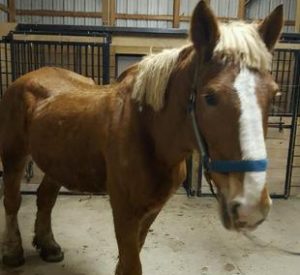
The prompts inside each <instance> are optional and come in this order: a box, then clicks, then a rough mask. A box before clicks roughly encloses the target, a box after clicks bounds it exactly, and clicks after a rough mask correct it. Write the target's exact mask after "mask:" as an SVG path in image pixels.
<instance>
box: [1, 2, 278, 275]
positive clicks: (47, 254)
mask: <svg viewBox="0 0 300 275" xmlns="http://www.w3.org/2000/svg"><path fill="white" fill-rule="evenodd" d="M282 21H283V18H282V6H279V7H277V8H276V9H275V10H274V11H273V12H272V13H271V14H270V15H269V16H268V17H267V18H266V19H265V20H264V21H263V22H261V23H257V24H254V23H253V24H246V23H243V22H233V23H229V24H220V23H218V22H217V19H216V17H215V16H214V14H213V13H212V11H211V10H210V8H209V7H208V6H207V5H206V4H205V2H204V1H200V2H199V3H198V4H197V6H196V8H195V10H194V12H193V16H192V20H191V31H190V37H191V44H189V45H187V46H185V47H183V48H180V49H172V50H165V51H163V52H161V53H158V54H155V55H150V56H148V57H145V58H144V59H143V60H142V61H141V62H140V63H139V64H137V65H134V66H132V67H130V68H129V69H128V70H127V71H125V72H124V73H123V74H122V75H121V76H120V77H119V79H118V81H117V82H116V83H115V84H113V85H109V86H97V85H95V84H94V83H93V82H92V81H91V80H89V79H87V78H84V77H82V76H79V75H77V74H75V73H72V72H69V71H66V70H62V69H58V68H43V69H40V70H37V71H34V72H31V73H28V74H26V75H24V76H22V77H21V78H19V79H18V80H16V81H15V82H14V83H13V84H12V85H11V86H10V87H9V89H8V90H7V92H6V93H5V95H4V97H3V100H2V102H1V109H0V116H1V117H0V122H1V128H0V135H1V143H0V148H1V158H2V162H3V167H4V206H5V213H6V231H5V237H4V242H3V263H4V264H6V265H9V266H18V265H21V264H22V263H23V262H24V257H23V248H22V244H21V235H20V232H19V228H18V222H17V213H18V210H19V207H20V203H21V196H20V192H19V188H20V180H21V178H22V176H23V169H24V165H25V162H26V157H27V156H28V155H29V154H31V155H32V158H33V159H34V161H35V162H36V163H37V165H38V166H39V167H40V168H41V169H42V171H44V172H45V177H44V179H43V181H42V183H41V185H40V186H39V189H38V194H37V207H38V212H37V218H36V222H35V237H34V245H35V246H36V247H37V248H38V249H39V250H40V255H41V257H42V258H43V259H44V260H46V261H50V262H55V261H60V260H62V259H63V253H62V250H61V248H60V246H59V245H58V244H57V243H56V241H55V239H54V236H53V233H52V229H51V210H52V207H53V206H54V204H55V201H56V197H57V194H58V191H59V189H60V187H61V186H65V187H66V188H69V189H71V190H79V191H85V192H97V191H107V193H108V194H109V196H110V203H111V206H112V211H113V218H114V225H115V233H116V239H117V243H118V249H119V262H118V265H117V268H116V274H118V275H141V274H142V267H141V262H140V258H139V254H140V251H141V248H142V246H143V244H144V241H145V238H146V235H147V232H148V229H149V227H150V226H151V224H152V223H153V221H154V219H155V218H156V216H157V214H158V213H159V212H160V210H161V209H162V207H163V205H164V204H165V203H166V201H167V200H168V199H169V198H170V196H171V195H172V194H173V193H174V192H175V191H176V189H177V188H178V186H180V184H181V183H182V182H183V180H184V178H185V175H186V174H185V173H186V171H185V161H184V160H185V159H186V157H187V156H189V155H190V154H191V152H192V151H193V150H194V149H198V150H199V151H201V150H202V152H201V153H202V156H203V162H204V164H205V169H206V170H207V173H208V175H209V176H208V178H209V180H210V181H212V182H213V183H214V184H215V186H216V188H217V190H218V197H219V202H220V209H221V211H220V212H221V217H222V220H223V224H224V226H225V227H226V228H227V229H234V230H247V229H253V228H255V227H256V226H257V225H258V224H260V223H261V222H262V221H263V220H264V219H265V218H266V216H267V214H268V212H269V208H270V205H271V200H270V197H269V194H268V190H267V186H266V164H267V161H266V146H265V140H264V138H265V134H266V128H267V114H268V106H269V103H270V101H271V99H272V96H273V95H274V93H276V91H277V90H278V86H277V85H276V84H275V82H274V81H273V80H272V77H271V75H270V73H269V70H270V66H271V58H272V56H271V53H270V51H271V50H272V49H273V47H274V44H275V43H276V41H277V39H278V36H279V34H280V30H281V28H282ZM199 148H201V150H200V149H199Z"/></svg>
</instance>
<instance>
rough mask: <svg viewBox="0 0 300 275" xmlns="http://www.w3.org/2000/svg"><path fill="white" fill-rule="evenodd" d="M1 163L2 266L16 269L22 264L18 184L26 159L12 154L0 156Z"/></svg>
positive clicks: (3, 153)
mask: <svg viewBox="0 0 300 275" xmlns="http://www.w3.org/2000/svg"><path fill="white" fill-rule="evenodd" d="M1 158H2V163H3V182H4V208H5V218H6V229H5V234H4V240H3V247H2V250H3V264H5V265H8V266H13V267H17V266H20V265H22V264H24V261H25V260H24V256H23V248H22V239H21V234H20V231H19V225H18V217H17V215H18V211H19V208H20V205H21V194H20V184H21V179H22V176H23V171H24V167H25V163H26V157H25V156H20V155H19V154H14V153H5V152H2V154H1Z"/></svg>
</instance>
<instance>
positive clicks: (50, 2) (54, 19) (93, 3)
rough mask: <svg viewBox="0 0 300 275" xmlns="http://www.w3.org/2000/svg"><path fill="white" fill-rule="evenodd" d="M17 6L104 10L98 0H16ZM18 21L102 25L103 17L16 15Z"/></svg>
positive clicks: (83, 10) (32, 8)
mask: <svg viewBox="0 0 300 275" xmlns="http://www.w3.org/2000/svg"><path fill="white" fill-rule="evenodd" d="M16 8H17V9H22V10H53V11H69V12H74V11H75V12H98V11H102V1H98V0H63V1H61V0H16ZM16 19H17V22H20V23H33V24H67V25H98V26H100V25H102V19H101V18H83V17H76V18H74V17H68V16H64V17H63V16H28V15H21V16H18V15H17V17H16Z"/></svg>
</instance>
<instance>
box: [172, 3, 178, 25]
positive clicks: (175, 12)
mask: <svg viewBox="0 0 300 275" xmlns="http://www.w3.org/2000/svg"><path fill="white" fill-rule="evenodd" d="M179 12H180V0H173V28H179V24H180V15H179Z"/></svg>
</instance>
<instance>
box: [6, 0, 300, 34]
mask: <svg viewBox="0 0 300 275" xmlns="http://www.w3.org/2000/svg"><path fill="white" fill-rule="evenodd" d="M114 1H115V2H114V3H115V4H114V7H112V9H113V13H114V16H115V19H114V20H113V25H116V26H122V27H149V28H172V27H173V24H174V22H173V11H174V7H173V6H174V3H175V2H176V1H173V0H143V1H141V0H114ZM298 1H299V0H298ZM104 2H106V3H110V5H112V4H111V3H112V2H109V1H107V0H64V1H61V0H15V3H16V9H17V10H23V11H47V12H48V14H49V11H54V12H55V11H59V12H69V13H72V12H80V13H90V16H91V17H89V16H82V17H80V16H78V17H73V16H65V15H63V16H52V15H51V12H50V14H49V15H50V16H49V15H48V14H47V16H37V15H24V14H23V15H18V13H17V16H16V21H17V22H20V23H34V24H70V25H98V26H100V25H102V24H103V22H102V16H103V14H102V13H103V5H104V4H103V3H104ZM197 2H198V0H178V3H179V4H180V8H179V14H178V16H179V17H180V18H181V20H180V23H179V24H178V25H177V26H178V27H180V28H184V29H187V28H189V22H188V19H189V16H191V13H192V11H193V9H194V7H195V5H196V3H197ZM209 2H210V5H211V7H212V9H213V10H214V11H215V13H216V14H217V15H218V16H219V17H222V18H237V17H239V2H240V1H239V0H210V1H209ZM244 2H245V3H246V6H245V18H246V19H251V20H252V19H262V18H264V17H265V16H266V15H267V14H269V12H270V11H271V10H272V9H274V8H275V7H276V6H277V5H279V4H281V3H283V4H284V14H285V20H288V21H290V23H289V24H288V26H285V27H284V31H285V32H293V31H295V27H294V26H293V25H291V24H294V22H295V18H296V10H297V8H296V2H297V0H264V1H262V0H251V1H246V0H245V1H244ZM0 4H3V5H5V6H7V0H0ZM116 15H119V16H116ZM128 15H129V16H133V17H134V18H135V19H132V18H126V17H127V16H128ZM147 16H150V17H151V16H152V18H150V19H149V18H148V19H147V18H146V17H147ZM156 16H162V17H161V19H159V20H157V19H156V18H155V17H156ZM136 17H137V18H136ZM6 21H7V15H6V13H4V12H2V11H0V22H6Z"/></svg>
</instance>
